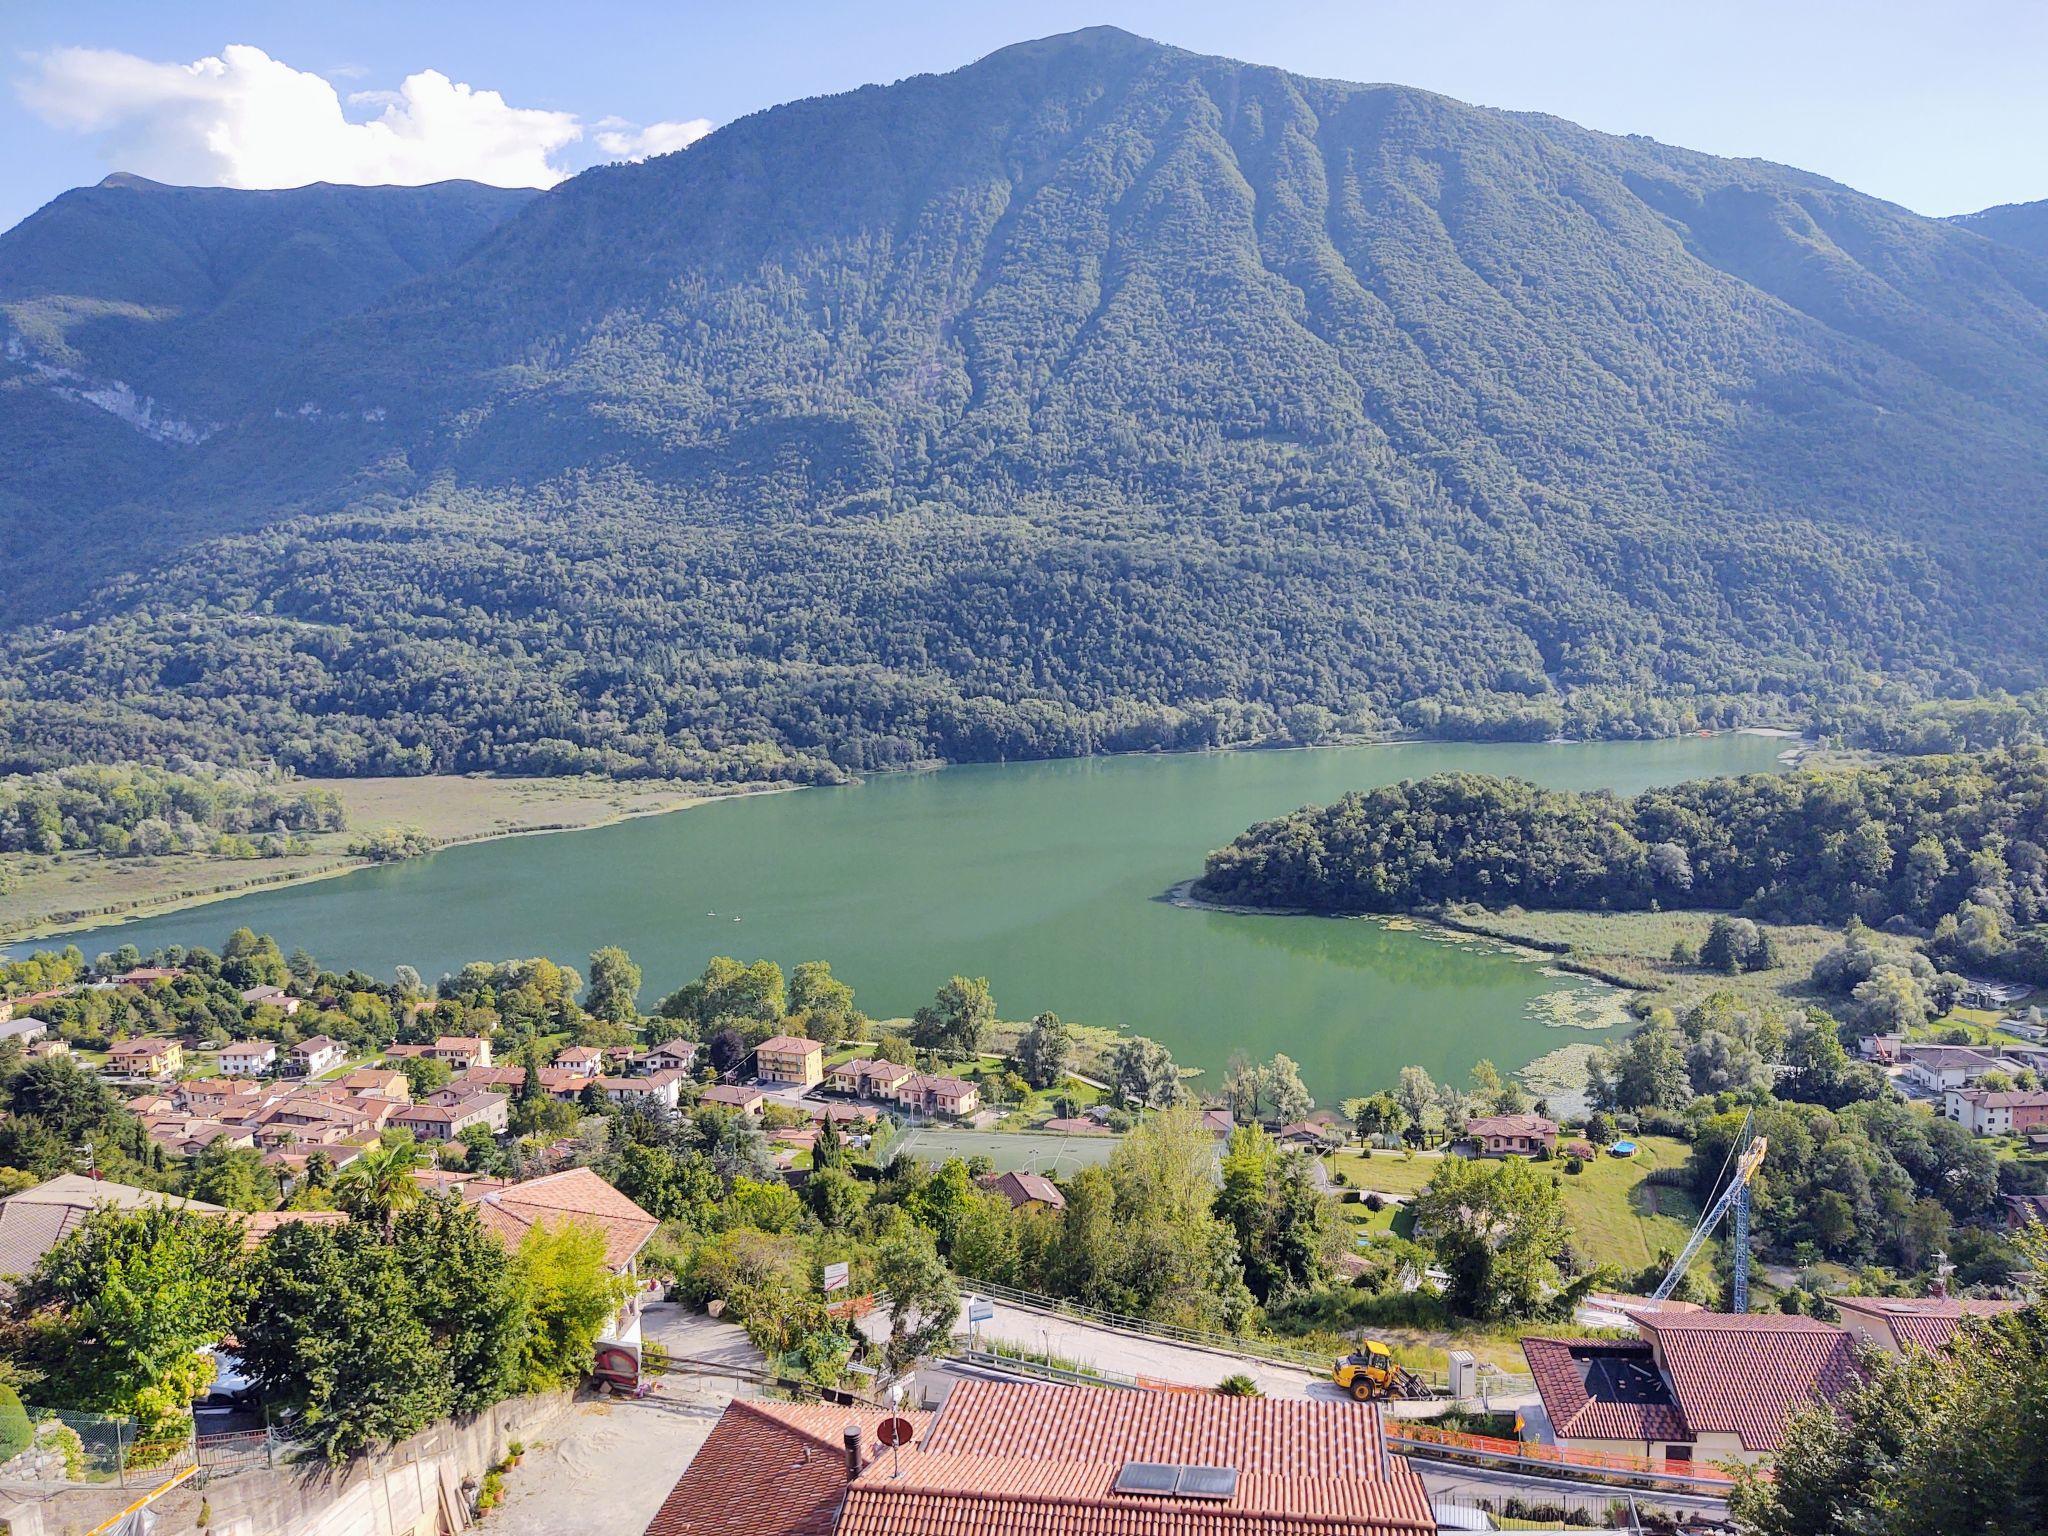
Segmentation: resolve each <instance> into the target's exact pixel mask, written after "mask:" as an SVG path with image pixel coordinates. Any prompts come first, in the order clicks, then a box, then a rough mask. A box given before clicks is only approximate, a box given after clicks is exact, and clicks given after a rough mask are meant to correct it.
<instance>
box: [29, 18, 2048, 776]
mask: <svg viewBox="0 0 2048 1536" xmlns="http://www.w3.org/2000/svg"><path fill="white" fill-rule="evenodd" d="M214 195H218V196H223V197H230V198H232V197H236V196H247V195H249V194H214ZM294 195H296V194H294ZM38 217H39V218H40V217H43V216H41V215H39V216H38ZM9 238H10V239H11V238H12V237H9ZM116 243H117V244H118V240H117V241H116ZM394 243H395V242H394ZM452 243H453V242H446V243H445V244H444V245H440V246H436V249H444V248H446V245H452ZM13 260H14V258H13V257H12V256H11V255H10V254H6V253H0V274H4V275H0V292H12V291H14V290H13V289H12V287H10V286H6V285H9V284H12V283H13V282H14V281H15V277H14V273H13V271H12V263H13ZM142 265H143V266H150V265H152V264H151V263H149V262H147V261H144V262H143V263H142ZM132 281H133V282H134V283H135V284H136V290H135V291H134V292H131V291H130V290H129V289H126V288H122V287H120V286H119V285H118V284H113V285H111V286H110V287H109V288H108V289H107V290H106V291H105V292H103V293H101V294H100V295H99V296H100V297H101V298H102V299H103V300H115V299H118V300H119V301H120V302H131V303H136V304H144V303H149V302H152V300H151V299H150V298H149V297H148V296H147V295H142V294H141V293H140V281H141V280H140V278H135V279H133V280H132ZM287 307H288V306H287ZM276 309H277V306H275V305H268V304H266V305H260V306H251V309H250V312H249V315H248V319H247V324H248V326H249V328H250V329H252V330H253V331H254V332H256V333H257V334H259V335H265V336H267V335H268V334H270V327H269V324H268V323H267V322H265V321H264V320H263V319H262V318H261V317H262V316H264V315H274V314H275V311H276ZM15 323H16V326H17V327H19V325H20V322H19V321H16V322H15ZM281 350H282V353H283V361H282V362H281V363H280V364H279V365H278V366H277V367H276V368H275V369H274V370H264V369H262V368H260V367H257V366H254V365H249V366H237V367H235V368H233V369H226V370H220V369H216V370H213V373H214V378H215V381H216V384H217V388H214V389H213V390H211V392H209V393H207V394H206V395H205V397H204V399H205V405H204V408H203V410H201V408H200V407H199V406H197V405H195V406H193V407H192V408H191V409H192V410H194V411H197V412H199V414H201V415H203V416H204V417H205V419H206V420H207V421H208V422H209V423H210V422H212V421H214V420H219V421H221V422H222V423H223V424H222V425H221V427H220V428H219V429H218V430H216V431H213V432H211V434H210V435H208V436H207V437H206V438H205V440H204V441H203V442H200V443H198V444H194V445H184V444H178V445H173V446H175V452H174V453H171V454H169V455H168V458H169V460H170V461H171V462H172V463H173V464H174V466H175V467H174V468H173V469H172V470H169V471H166V472H164V473H162V474H161V475H160V476H158V477H156V478H155V479H154V480H153V481H152V482H151V483H150V484H149V486H148V487H147V490H146V493H137V492H136V491H135V490H134V488H133V487H132V486H120V487H119V488H117V490H116V492H115V493H114V497H113V501H112V502H111V503H110V502H109V500H108V498H107V497H106V496H105V495H102V494H101V493H100V491H99V479H100V476H99V473H98V471H96V470H95V469H93V468H92V467H91V466H89V465H87V464H84V463H79V464H76V465H69V466H67V470H68V472H69V476H70V479H71V481H72V483H73V484H74V485H75V487H76V494H77V496H78V498H79V500H78V502H77V504H76V505H75V507H74V508H73V509H72V510H70V511H68V512H67V514H66V515H67V516H73V517H76V518H78V519H81V520H83V525H85V526H90V527H92V528H93V529H94V530H95V536H94V538H93V540H92V541H91V543H92V546H93V548H94V550H95V552H96V559H95V560H94V561H92V562H88V563H87V564H86V566H85V567H84V568H83V570H82V572H80V573H78V574H73V567H72V564H71V562H70V561H69V560H68V559H50V558H48V557H47V552H48V551H49V549H50V547H51V546H50V542H49V539H48V537H47V536H46V535H47V529H45V530H44V533H43V534H33V533H32V534H31V535H30V536H29V537H27V538H23V537H21V536H19V535H16V536H15V537H14V542H15V543H16V545H17V546H20V547H23V548H29V549H33V550H36V551H42V552H44V558H42V560H41V562H40V563H41V564H42V565H43V566H44V567H46V568H48V569H49V570H50V572H51V575H50V580H49V582H48V584H47V585H46V586H45V587H43V588H41V589H39V590H37V591H32V592H28V593H24V594H21V595H20V596H18V597H17V598H15V599H14V603H15V606H14V608H13V610H12V611H13V612H14V613H15V614H16V615H17V617H18V618H19V619H20V620H21V622H20V624H19V627H18V628H17V630H16V632H15V634H14V638H13V640H12V643H11V645H9V647H8V650H7V653H6V662H7V670H8V671H9V672H11V673H13V674H14V675H16V676H18V677H19V678H20V679H21V682H20V684H19V688H20V690H21V692H22V694H23V695H24V696H25V697H26V698H28V699H32V700H34V701H35V705H34V707H32V708H21V709H16V710H12V711H10V712H9V713H8V714H7V715H6V717H5V730H6V732H7V733H8V735H9V736H10V737H11V739H12V741H13V743H14V744H15V746H16V748H17V749H20V750H24V751H28V752H31V753H49V752H85V751H108V750H120V749H125V748H129V747H132V746H133V745H134V744H135V743H137V742H146V743H148V744H150V745H152V746H156V747H164V746H169V745H176V744H184V745H193V746H200V747H204V748H205V749H207V750H209V751H212V752H214V753H216V754H218V753H221V752H226V751H232V750H236V749H238V748H242V749H247V750H257V751H268V752H275V753H279V754H281V755H282V756H284V757H285V758H287V759H288V760H290V761H293V762H297V763H301V764H304V765H307V766H312V767H319V768H330V769H331V768H341V769H367V768H389V769H398V770H416V769H421V768H425V767H429V766H437V765H439V766H448V765H459V766H494V767H514V768H538V767H555V766H598V767H607V768H613V769H629V770H630V769H645V768H647V767H650V766H651V767H653V768H655V769H657V770H660V771H699V770H705V769H708V768H715V769H717V770H718V771H722V772H759V773H769V774H787V773H797V774H805V773H818V772H830V771H833V765H835V764H836V765H839V766H844V767H853V768H861V767H867V766H874V765H878V764H886V763H891V762H899V761H904V760H907V759H911V758H915V757H921V756H929V755H944V756H951V757H972V758H982V757H995V756H1003V755H1008V756H1020V755H1033V754H1040V753H1064V752H1074V751H1088V750H1097V749H1101V748H1105V747H1130V746H1144V745H1150V744H1164V745H1195V744H1203V743H1207V742H1213V741H1228V740H1241V739H1245V738H1246V737H1248V736H1253V735H1258V734H1262V733H1266V732H1269V731H1272V730H1275V729H1286V730H1289V731H1291V732H1293V733H1294V734H1296V735H1301V736H1310V735H1314V734H1315V733H1316V732H1318V731H1319V730H1321V729H1322V728H1324V726H1325V725H1326V724H1327V720H1328V715H1326V714H1324V713H1322V711H1328V712H1330V713H1334V714H1347V713H1348V714H1350V715H1352V716H1353V718H1354V719H1363V718H1367V717H1374V718H1380V719H1386V718H1389V717H1392V716H1394V715H1396V714H1400V715H1401V717H1402V718H1405V719H1408V720H1410V721H1412V722H1414V723H1419V724H1423V725H1427V726H1432V727H1436V728H1440V729H1447V730H1453V731H1460V732H1476V733H1498V734H1512V735H1542V734H1547V733H1549V732H1550V731H1553V730H1556V729H1559V728H1570V729H1575V730H1584V731H1605V732H1612V733H1629V732H1634V731H1650V730H1663V729H1670V728H1672V727H1673V726H1675V725H1678V724H1684V723H1691V722H1692V721H1693V720H1694V719H1695V718H1704V719H1707V720H1728V719H1736V718H1742V717H1745V716H1750V715H1758V714H1770V715H1780V714H1783V713H1784V712H1786V711H1787V710H1797V709H1800V708H1804V707H1806V706H1807V705H1809V704H1811V703H1812V702H1813V701H1814V700H1815V699H1816V698H1823V697H1824V698H1826V699H1828V700H1830V701H1833V702H1842V701H1854V700H1858V699H1865V698H1874V697H1878V696H1880V695H1883V696H1899V695H1901V694H1910V693H1915V692H1918V693H1934V692H1947V691H1953V690H1956V689H1963V690H1974V689H1976V688H1978V687H1980V686H1983V685H1996V686H2010V687H2032V686H2038V685H2039V684H2040V683H2041V682H2042V681H2043V673H2044V670H2048V596H2044V594H2048V581H2044V577H2048V537H2044V533H2048V527H2044V524H2048V517H2044V512H2043V507H2044V502H2048V263H2044V262H2043V261H2042V260H2040V259H2038V258H2036V257H2033V256H2030V255H2028V254H2027V253H2025V252H2022V251H2019V250H2015V249H2012V248H2009V247H2007V246H2005V245H2002V244H1997V243H1993V242H1990V241H1987V240H1983V239H1979V238H1977V237H1976V236H1975V235H1973V234H1971V233H1969V232H1968V231H1966V230H1964V229H1961V228H1958V227H1956V226H1954V225H1950V224H1946V223H1943V222H1940V221H1935V220H1928V219H1922V218H1918V217H1916V216H1914V215H1912V214H1910V213H1907V212H1905V211H1904V210H1902V209H1899V208H1897V207H1896V206H1894V205H1891V204H1888V203H1884V202H1881V201H1878V200H1875V199H1871V198H1867V197H1864V196H1862V195H1860V194H1858V193H1855V192H1853V191H1850V190H1849V189H1847V188H1844V187H1841V186H1838V185H1836V184H1834V183H1831V182H1828V181H1825V180H1822V179H1821V178H1818V177H1814V176H1810V175H1806V174H1804V173H1801V172H1798V171H1793V170H1788V169H1785V168H1782V167H1777V166H1772V165H1767V164H1762V163H1758V162H1751V161H1740V162H1738V161H1726V160H1717V159H1714V158H1712V157H1708V156H1704V155H1698V154H1693V153H1690V152H1688V151H1684V150H1678V149H1672V148H1668V147H1665V146H1662V145H1658V144H1655V143H1652V142H1650V141H1647V140H1639V139H1617V138H1612V137H1607V136H1603V135H1600V134H1595V133H1591V132H1588V131H1586V130H1583V129H1580V128H1577V127H1574V126H1573V125H1571V124H1568V123H1564V122H1561V121H1558V120H1556V119H1552V118H1545V117H1534V116H1521V115H1511V114H1504V113H1499V112H1494V111H1488V110H1483V109H1479V108H1475V107H1469V106H1465V105H1462V104H1460V103H1457V102H1454V101H1450V100H1447V99H1445V98H1443V97H1439V96H1434V95H1430V94H1428V93H1425V92H1421V91H1415V90H1409V89H1404V88H1400V87H1393V86H1358V85H1347V84H1341V83H1334V82H1327V81H1317V80H1308V79H1303V78H1301V77H1298V76H1292V75H1288V74H1285V73H1283V72H1280V71H1277V70H1273V69H1267V68H1260V67H1254V66H1250V65H1244V64H1239V63H1234V62H1231V61H1228V60H1221V59H1213V58H1203V57H1199V56H1196V55H1193V54H1188V53H1184V52H1180V51H1178V50H1175V49H1171V48H1166V47H1162V46H1160V45H1157V44H1153V43H1149V42H1146V41H1143V40H1141V39H1138V38H1134V37H1131V36H1129V35H1128V34H1125V33H1120V32H1116V31H1113V30H1109V29H1095V30H1091V31H1088V32H1083V33H1076V34H1073V35H1070V36H1066V37H1059V38H1052V39H1047V40H1045V41H1042V42H1037V43H1029V44H1024V45H1020V46H1018V47H1015V48H1010V49H1005V50H1003V51H1002V52H1000V53H997V54H995V55H992V56H991V57H989V58H988V59H985V60H983V61H981V62H980V63H978V64H976V65H973V66H971V67H970V68H967V69H964V70H961V71H958V72H956V73H954V74H950V75H945V76H936V77H930V76H927V77H918V78H915V79H911V80H906V81H903V82H901V83H899V84H897V85H893V86H888V87H870V88H867V89H864V90H860V91H855V92H852V93H849V94H847V95H843V96H838V97H832V98H828V99H822V100H816V101H805V102H798V103H794V104H791V105H788V106H784V107H778V108H775V109H773V110H770V111H767V112H763V113H759V114H756V115H754V116H752V117H749V118H746V119H743V120H741V121H739V122H736V123H733V124H731V125H729V126H728V127H726V128H724V129H722V130H720V131H719V132H717V133H715V134H713V135H712V136H711V137H709V138H708V139H706V140H704V141H703V142H701V143H700V144H698V145H697V146H696V147H694V148H692V149H690V150H688V151H687V152H684V153H682V154H678V155H672V156H668V157H664V158H662V159H658V160H654V161H651V162H648V163H646V164H643V165H631V166H615V167H610V168H606V169H602V170H596V171H592V172H588V173H586V174H584V175H582V176H579V177H577V178H575V179H573V180H572V181H570V182H568V183H566V184H564V185H563V186H561V187H559V188H557V189H555V190H554V191H552V192H549V193H547V194H545V195H542V196H539V197H535V198H533V199H532V200H531V201H530V202H529V203H528V204H527V206H525V207H524V208H523V209H521V210H520V211H519V212H518V213H517V214H516V215H514V216H513V217H511V218H509V219H508V220H507V221H506V222H505V223H504V224H503V225H502V226H501V227H500V228H499V229H498V230H497V231H496V232H495V234H493V235H492V236H491V237H490V238H488V239H486V240H483V241H482V242H481V244H479V245H477V247H476V248H475V249H474V251H473V252H472V253H471V254H469V255H468V256H467V257H466V258H465V259H463V260H460V261H458V262H456V263H454V264H453V265H449V266H446V267H445V268H444V269H443V270H440V271H438V272H433V273H431V274H430V275H427V276H424V277H422V278H421V279H419V280H417V281H414V282H411V283H409V284H406V285H404V286H402V287H396V288H393V289H391V290H390V291H389V292H388V293H387V294H386V295H385V296H384V297H382V298H381V299H379V300H377V301H375V302H373V303H371V304H370V305H368V306H367V307H364V308H359V309H356V310H355V311H354V312H351V313H348V314H345V315H343V316H341V317H340V318H334V319H331V320H330V321H329V323H327V324H326V325H325V326H324V328H322V329H320V330H318V331H317V332H314V333H312V334H309V335H304V336H298V335H295V336H294V337H292V338H291V339H290V340H289V342H288V343H287V344H286V345H284V346H283V348H282V349H281ZM174 353H176V354H177V355H173V354H174ZM151 362H152V365H153V366H155V367H156V368H158V369H159V370H160V371H159V372H155V373H150V374H148V375H146V377H148V378H150V379H153V380H162V379H166V378H170V377H175V376H176V375H177V374H178V372H179V369H180V367H181V366H182V367H183V368H185V369H188V370H193V371H205V370H206V369H207V367H208V365H207V364H206V363H204V362H203V361H202V360H201V359H198V358H194V357H191V356H189V355H185V354H184V353H183V349H173V348H169V347H166V348H165V349H164V351H163V353H162V355H153V356H152V358H151ZM136 371H137V372H138V373H140V372H141V370H140V369H139V368H138V369H137V370H136ZM162 387H163V388H166V389H168V387H169V386H168V384H165V385H163V386H162ZM39 390H40V392H39ZM165 398H173V397H168V396H166V397H165ZM30 400H32V401H33V404H32V405H30V404H27V403H25V402H28V401H30ZM58 403H63V402H58ZM54 409H55V406H54V405H53V404H52V402H51V401H50V399H49V398H48V390H47V388H43V387H41V386H38V385H36V384H35V383H34V382H33V381H24V380H23V379H21V378H16V379H15V380H12V381H10V387H9V389H8V391H7V393H6V394H5V395H4V396H0V430H4V431H6V432H7V433H10V434H12V433H17V432H20V431H23V430H42V429H41V428H40V427H39V426H37V423H38V422H39V421H40V420H41V419H42V415H47V414H48V413H50V412H51V411H53V410H54ZM38 413H42V415H38ZM24 423H25V424H26V426H24ZM39 539H40V542H38V540H39ZM130 540H133V541H135V544H136V547H137V548H139V549H141V550H142V551H143V552H144V554H143V556H141V557H137V558H133V559H129V560H128V561H127V563H128V564H129V565H130V566H132V567H135V569H134V570H133V572H132V574H129V575H126V576H118V577H114V578H112V579H104V578H105V575H106V571H107V569H108V567H109V562H110V561H115V562H116V563H118V561H117V559H116V557H117V556H119V555H120V553H121V552H122V551H124V550H125V549H126V548H127V547H128V545H129V542H130ZM74 542H75V541H74ZM107 550H112V551H114V552H115V555H113V556H109V555H107V554H105V551H107ZM38 604H40V605H41V606H40V608H39V607H38ZM60 604H66V605H68V604H76V605H77V606H76V611H75V612H74V613H73V614H72V615H71V616H69V617H67V618H65V619H64V620H63V621H62V624H61V627H56V628H52V627H48V626H46V625H45V624H44V623H42V622H39V621H38V620H37V617H36V616H37V614H38V613H39V612H41V613H47V612H50V611H52V610H53V608H54V607H55V606H57V605H60ZM1695 712H1696V714H1695Z"/></svg>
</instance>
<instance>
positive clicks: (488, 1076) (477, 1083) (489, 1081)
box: [448, 1067, 597, 1100]
mask: <svg viewBox="0 0 2048 1536" xmlns="http://www.w3.org/2000/svg"><path fill="white" fill-rule="evenodd" d="M539 1077H540V1086H541V1091H542V1092H544V1093H546V1094H547V1095H548V1096H549V1097H550V1098H556V1099H564V1100H573V1099H576V1098H579V1097H580V1096H581V1095H582V1093H583V1090H584V1089H585V1088H587V1087H589V1086H590V1084H592V1083H593V1082H596V1081H597V1079H596V1078H594V1077H590V1076H587V1075H586V1074H584V1073H581V1072H575V1071H571V1070H569V1069H568V1068H565V1067H542V1068H541V1069H540V1072H539ZM448 1086H449V1087H450V1088H462V1089H467V1090H468V1091H470V1092H472V1093H507V1094H515V1095H516V1094H517V1093H518V1092H519V1091H520V1090H521V1089H523V1088H524V1087H525V1086H526V1068H524V1067H471V1068H470V1069H469V1070H468V1071H467V1072H464V1073H462V1074H461V1075H460V1076H458V1077H456V1078H454V1079H452V1080H451V1081H450V1082H449V1084H448Z"/></svg>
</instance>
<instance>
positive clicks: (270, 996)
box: [242, 987, 299, 1018]
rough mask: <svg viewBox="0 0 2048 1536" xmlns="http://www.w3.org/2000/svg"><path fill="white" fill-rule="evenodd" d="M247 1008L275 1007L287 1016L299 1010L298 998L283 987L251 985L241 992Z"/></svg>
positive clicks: (243, 1002)
mask: <svg viewBox="0 0 2048 1536" xmlns="http://www.w3.org/2000/svg"><path fill="white" fill-rule="evenodd" d="M242 1004H243V1006H244V1007H248V1008H275V1009H276V1010H277V1011H278V1012H279V1013H282V1014H284V1015H285V1016H286V1017H287V1018H289V1017H290V1016H291V1015H293V1014H295V1013H297V1012H298V1011H299V1000H298V999H297V998H296V997H293V996H292V995H291V993H289V992H287V991H285V989H284V988H283V987H251V988H249V990H248V991H246V992H244V993H243V994H242Z"/></svg>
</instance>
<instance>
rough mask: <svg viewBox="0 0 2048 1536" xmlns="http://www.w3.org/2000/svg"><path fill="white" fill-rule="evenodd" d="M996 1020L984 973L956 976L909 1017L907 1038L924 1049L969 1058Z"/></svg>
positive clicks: (977, 1048)
mask: <svg viewBox="0 0 2048 1536" xmlns="http://www.w3.org/2000/svg"><path fill="white" fill-rule="evenodd" d="M995 1021H996V1002H995V998H994V997H992V996H990V994H989V990H988V978H987V977H985V976H974V977H967V976H955V977H953V978H952V979H951V980H950V981H948V982H947V983H946V984H945V985H944V986H943V987H941V988H939V991H938V995H937V996H936V997H934V998H933V999H932V1000H931V1002H929V1003H927V1004H926V1005H925V1006H924V1007H922V1008H920V1009H918V1010H917V1012H916V1013H915V1014H914V1015H912V1017H911V1026H912V1027H911V1036H910V1038H911V1039H912V1040H913V1041H914V1042H916V1044H917V1045H918V1046H919V1047H920V1048H921V1049H923V1050H927V1051H937V1052H939V1053H941V1054H942V1055H947V1056H957V1057H972V1056H974V1055H976V1054H977V1053H978V1052H979V1051H980V1050H981V1043H982V1039H983V1037H984V1036H985V1035H987V1033H988V1030H989V1026H990V1025H992V1024H994V1023H995Z"/></svg>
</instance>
